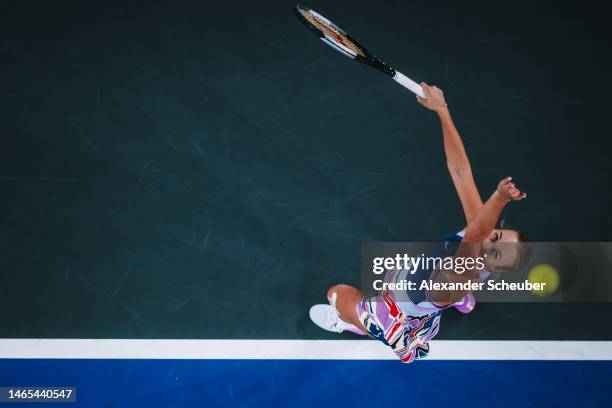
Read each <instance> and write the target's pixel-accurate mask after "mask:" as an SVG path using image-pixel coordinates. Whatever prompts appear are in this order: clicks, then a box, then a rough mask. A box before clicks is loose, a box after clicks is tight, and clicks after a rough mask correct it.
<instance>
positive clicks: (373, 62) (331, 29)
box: [293, 4, 395, 76]
mask: <svg viewBox="0 0 612 408" xmlns="http://www.w3.org/2000/svg"><path fill="white" fill-rule="evenodd" d="M293 11H294V12H295V15H296V16H297V17H298V18H299V19H300V21H301V22H302V23H304V25H305V26H306V27H308V28H309V29H310V30H311V31H313V32H314V33H315V34H316V35H317V36H318V37H319V38H321V40H323V42H325V43H326V44H327V45H329V46H330V47H332V48H334V49H335V50H336V51H338V52H340V53H341V54H344V55H345V56H347V57H349V58H351V59H354V60H355V61H358V62H361V63H363V64H367V65H370V66H371V67H374V68H376V69H379V70H381V71H383V72H384V73H386V74H387V75H390V76H394V75H395V70H394V69H393V68H391V67H390V66H389V65H387V64H386V63H384V62H382V61H381V60H380V59H378V58H377V57H376V56H374V55H373V54H372V53H370V52H369V51H368V50H366V48H365V47H363V46H362V45H361V44H359V43H358V42H357V41H356V40H355V39H354V38H352V37H351V36H349V35H348V34H347V32H346V31H344V30H343V29H341V28H340V27H338V26H337V25H336V24H334V23H333V22H331V21H330V20H329V19H327V18H325V17H323V16H322V15H321V14H319V13H317V12H316V11H314V10H312V9H309V8H308V7H305V6H302V5H300V4H297V5H296V6H295V7H294V9H293Z"/></svg>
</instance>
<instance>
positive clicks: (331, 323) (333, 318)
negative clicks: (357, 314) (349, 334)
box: [309, 304, 356, 333]
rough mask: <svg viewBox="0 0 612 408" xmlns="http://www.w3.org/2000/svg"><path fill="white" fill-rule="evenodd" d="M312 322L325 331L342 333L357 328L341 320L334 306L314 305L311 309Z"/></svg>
mask: <svg viewBox="0 0 612 408" xmlns="http://www.w3.org/2000/svg"><path fill="white" fill-rule="evenodd" d="M309 315H310V320H312V322H313V323H314V324H316V325H317V326H319V327H320V328H322V329H323V330H327V331H330V332H334V333H342V332H343V331H344V330H346V329H349V328H354V329H356V327H355V326H354V325H352V324H350V323H347V322H345V321H343V320H341V319H340V316H338V312H337V311H336V309H335V308H334V307H333V306H332V305H323V304H321V305H314V306H313V307H311V308H310V312H309Z"/></svg>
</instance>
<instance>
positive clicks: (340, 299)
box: [327, 284, 368, 334]
mask: <svg viewBox="0 0 612 408" xmlns="http://www.w3.org/2000/svg"><path fill="white" fill-rule="evenodd" d="M334 294H336V304H335V307H336V310H337V311H338V313H339V314H340V319H342V320H343V321H345V322H347V323H351V324H352V325H354V326H356V327H357V328H358V329H359V330H361V331H363V333H364V334H367V333H368V331H367V330H366V328H365V327H363V324H361V321H360V320H359V316H357V302H359V301H360V300H361V299H362V298H363V293H361V292H360V291H359V290H357V289H355V288H354V287H352V286H349V285H342V284H340V285H334V286H332V287H331V288H329V289H328V290H327V300H328V301H329V303H330V304H331V305H332V306H334V303H333V301H332V299H333V295H334Z"/></svg>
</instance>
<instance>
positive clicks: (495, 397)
mask: <svg viewBox="0 0 612 408" xmlns="http://www.w3.org/2000/svg"><path fill="white" fill-rule="evenodd" d="M610 378H612V362H611V361H418V362H416V363H413V364H410V365H404V364H401V363H399V362H397V361H372V360H370V361H355V360H348V361H334V360H130V359H122V360H63V359H49V360H45V359H3V360H0V385H2V386H51V385H57V386H76V387H77V389H78V391H77V400H78V401H77V403H71V404H67V403H66V404H52V406H71V407H77V406H82V407H179V406H181V407H185V406H187V407H196V406H197V407H228V406H239V407H260V406H273V407H276V406H291V407H302V406H304V407H312V406H316V407H327V406H330V407H331V406H334V407H387V406H392V405H399V404H401V405H402V406H406V407H433V406H438V407H446V406H461V407H472V406H487V407H506V406H513V407H517V406H521V407H523V406H534V407H542V406H559V407H582V406H609V405H610V401H611V400H612V386H611V385H610V384H611V383H610ZM0 405H2V406H5V405H7V406H8V405H13V404H0ZM14 406H20V407H23V406H37V407H40V406H41V405H40V404H17V405H14ZM43 406H46V405H44V404H43Z"/></svg>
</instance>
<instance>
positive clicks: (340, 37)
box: [299, 9, 366, 58]
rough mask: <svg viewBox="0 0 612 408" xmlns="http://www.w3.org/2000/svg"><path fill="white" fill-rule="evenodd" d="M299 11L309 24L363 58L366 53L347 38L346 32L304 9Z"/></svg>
mask: <svg viewBox="0 0 612 408" xmlns="http://www.w3.org/2000/svg"><path fill="white" fill-rule="evenodd" d="M299 11H300V14H301V15H302V16H303V17H304V18H305V19H306V20H307V21H308V22H309V23H310V24H312V25H313V26H314V27H315V28H317V29H318V30H320V31H321V32H323V34H325V36H326V37H328V38H330V39H331V40H334V41H336V42H338V43H340V44H342V45H343V46H345V47H346V48H348V49H350V50H351V51H353V52H355V53H356V54H358V55H361V56H362V57H364V58H365V57H366V54H365V53H364V52H363V50H362V49H361V48H360V47H358V46H357V45H356V44H355V43H354V42H352V41H351V40H349V38H348V37H347V36H346V34H344V33H342V32H340V31H338V29H336V28H335V27H333V26H331V25H329V23H328V22H326V21H323V20H321V19H320V18H319V17H317V16H315V15H313V14H311V13H309V12H308V11H306V10H303V9H300V10H299Z"/></svg>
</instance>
